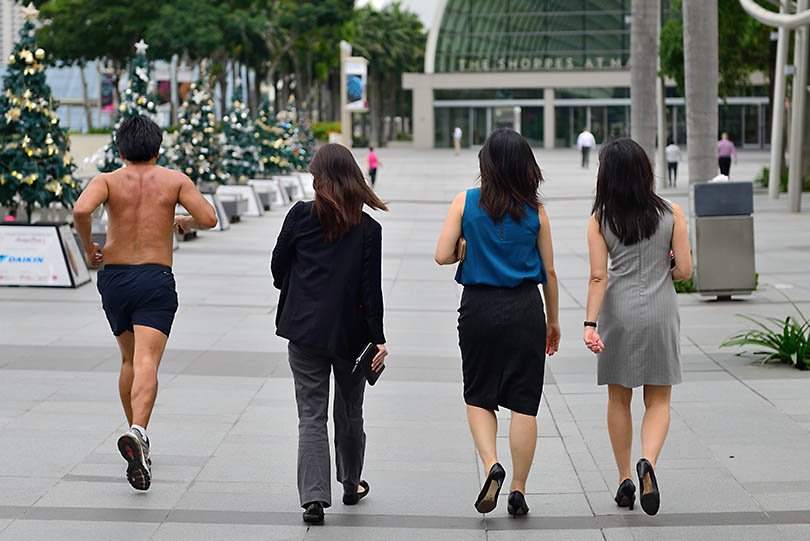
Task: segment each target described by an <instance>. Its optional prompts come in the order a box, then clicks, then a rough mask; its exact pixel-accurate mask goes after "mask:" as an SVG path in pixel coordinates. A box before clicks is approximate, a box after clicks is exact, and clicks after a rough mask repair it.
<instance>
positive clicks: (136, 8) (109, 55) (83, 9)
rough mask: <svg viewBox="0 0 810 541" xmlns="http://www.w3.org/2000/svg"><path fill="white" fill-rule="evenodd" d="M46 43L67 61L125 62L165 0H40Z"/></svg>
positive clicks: (44, 41)
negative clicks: (102, 60) (131, 0)
mask: <svg viewBox="0 0 810 541" xmlns="http://www.w3.org/2000/svg"><path fill="white" fill-rule="evenodd" d="M34 3H35V4H37V6H39V7H40V8H41V13H40V20H41V21H44V23H45V24H44V26H43V27H42V29H41V30H40V31H39V38H40V39H42V45H43V46H44V47H45V48H46V49H48V48H50V49H52V50H53V51H54V57H55V58H57V59H59V60H61V61H63V62H65V63H67V64H71V63H75V62H79V61H88V60H94V59H97V58H106V59H109V60H112V61H113V62H114V63H115V64H117V65H120V66H123V65H125V64H126V62H127V61H128V60H129V58H130V57H131V56H132V46H133V45H134V44H135V42H136V41H138V40H139V39H140V38H141V37H143V35H144V33H145V31H146V29H147V27H148V26H149V25H150V24H152V23H153V21H155V20H156V18H157V15H158V13H159V11H160V7H161V5H163V4H164V3H165V1H164V0H138V2H110V1H109V0H47V1H43V0H38V1H36V2H34Z"/></svg>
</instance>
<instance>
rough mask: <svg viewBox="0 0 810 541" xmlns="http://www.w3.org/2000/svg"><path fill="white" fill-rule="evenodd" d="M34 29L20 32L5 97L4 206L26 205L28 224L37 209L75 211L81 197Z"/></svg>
mask: <svg viewBox="0 0 810 541" xmlns="http://www.w3.org/2000/svg"><path fill="white" fill-rule="evenodd" d="M34 28H35V27H34V23H33V22H31V21H26V22H25V23H24V24H23V26H22V28H21V29H20V39H19V41H18V42H17V43H16V44H15V46H14V50H13V52H12V54H11V56H10V57H9V59H8V62H9V64H8V68H7V72H6V75H5V77H4V79H3V87H4V90H5V92H4V94H3V95H2V96H0V205H2V206H7V207H15V208H16V207H17V206H18V204H19V203H20V202H22V203H23V204H24V205H25V206H26V208H27V211H28V220H29V221H30V220H31V216H32V214H33V209H34V208H35V207H36V206H40V207H47V206H48V205H49V204H50V203H53V202H60V203H62V204H64V205H66V206H72V204H73V202H74V201H75V199H76V197H77V196H78V193H79V191H80V190H79V186H78V183H77V182H76V181H75V180H74V179H73V178H72V173H73V171H74V170H75V168H76V166H75V165H74V164H73V161H72V160H71V159H70V156H68V149H69V142H68V137H67V132H66V131H65V130H64V129H62V128H60V127H59V118H58V117H57V116H56V110H55V104H54V103H53V100H52V98H51V89H50V87H49V86H48V84H47V82H46V80H45V62H46V60H47V52H46V51H45V50H44V49H42V48H39V47H38V46H37V42H36V39H35V35H36V33H35V31H34Z"/></svg>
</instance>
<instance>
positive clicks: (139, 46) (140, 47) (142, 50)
mask: <svg viewBox="0 0 810 541" xmlns="http://www.w3.org/2000/svg"><path fill="white" fill-rule="evenodd" d="M148 48H149V45H148V44H147V43H146V42H145V41H144V40H143V38H141V41H139V42H138V43H136V44H135V52H136V53H137V54H146V50H147V49H148Z"/></svg>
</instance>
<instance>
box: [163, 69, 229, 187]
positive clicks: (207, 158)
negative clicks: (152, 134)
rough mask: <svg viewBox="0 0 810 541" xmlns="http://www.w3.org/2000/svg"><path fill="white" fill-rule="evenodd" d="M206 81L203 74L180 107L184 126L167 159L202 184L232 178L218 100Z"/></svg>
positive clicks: (169, 149)
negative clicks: (224, 157)
mask: <svg viewBox="0 0 810 541" xmlns="http://www.w3.org/2000/svg"><path fill="white" fill-rule="evenodd" d="M204 80H205V77H202V78H201V80H200V81H197V82H196V83H194V84H192V85H191V88H190V89H189V92H188V95H187V96H186V99H185V101H183V106H182V109H181V110H180V116H179V118H178V123H179V125H180V127H179V129H178V131H177V134H176V136H175V138H174V141H173V143H172V144H171V145H169V146H168V148H167V149H166V158H165V162H166V163H167V164H168V165H169V166H171V167H173V168H175V169H177V170H179V171H182V172H183V173H185V174H187V175H188V176H189V177H190V178H191V180H193V181H194V182H196V183H197V185H198V186H204V185H205V184H207V183H219V184H225V183H227V181H228V173H227V172H226V171H225V169H224V168H223V167H222V145H221V144H220V140H219V135H218V134H217V133H216V129H215V124H216V117H215V116H214V101H213V100H212V99H211V93H210V91H209V90H208V87H207V86H206V84H205V83H204V82H203V81H204Z"/></svg>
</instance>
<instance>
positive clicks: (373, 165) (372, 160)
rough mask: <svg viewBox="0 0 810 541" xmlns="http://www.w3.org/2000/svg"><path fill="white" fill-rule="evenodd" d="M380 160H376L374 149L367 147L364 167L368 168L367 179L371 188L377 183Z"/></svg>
mask: <svg viewBox="0 0 810 541" xmlns="http://www.w3.org/2000/svg"><path fill="white" fill-rule="evenodd" d="M380 165H381V164H380V160H379V159H378V158H377V153H376V152H374V147H368V154H367V155H366V166H367V167H368V178H369V180H370V181H371V187H372V188H373V187H374V184H375V183H376V182H377V167H379V166H380Z"/></svg>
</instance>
